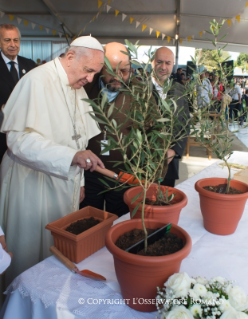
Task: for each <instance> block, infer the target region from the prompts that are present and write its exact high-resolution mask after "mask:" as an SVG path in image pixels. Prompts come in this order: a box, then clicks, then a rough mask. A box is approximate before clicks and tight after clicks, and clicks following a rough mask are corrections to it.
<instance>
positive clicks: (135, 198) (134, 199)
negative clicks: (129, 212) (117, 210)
mask: <svg viewBox="0 0 248 319" xmlns="http://www.w3.org/2000/svg"><path fill="white" fill-rule="evenodd" d="M141 194H142V192H140V193H139V194H138V195H136V196H135V197H134V198H133V199H132V201H131V204H133V203H134V202H135V201H136V200H137V199H138V198H139V197H140V195H141Z"/></svg>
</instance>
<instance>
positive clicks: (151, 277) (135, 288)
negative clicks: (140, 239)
mask: <svg viewBox="0 0 248 319" xmlns="http://www.w3.org/2000/svg"><path fill="white" fill-rule="evenodd" d="M145 225H146V227H147V228H152V229H156V228H161V227H163V226H164V225H165V223H163V222H161V221H157V220H154V219H145ZM133 229H142V223H141V219H132V220H128V221H125V222H122V223H119V224H116V225H114V226H113V227H111V229H110V230H109V231H108V233H107V236H106V247H107V248H108V250H109V251H110V252H111V253H112V254H113V257H114V264H115V272H116V276H117V279H118V282H119V284H120V287H121V293H122V297H123V298H124V299H126V304H127V305H128V306H129V307H131V308H133V309H135V310H138V311H146V312H151V311H155V310H156V300H155V297H156V295H157V287H163V284H164V283H165V282H166V280H167V279H168V278H169V277H170V276H171V275H173V274H174V273H176V272H179V269H180V265H181V262H182V260H183V259H184V258H185V257H187V256H188V254H189V253H190V250H191V247H192V242H191V238H190V236H189V235H188V233H187V232H186V231H185V230H183V229H182V228H181V227H179V226H177V225H175V224H172V228H171V230H170V232H171V233H174V234H176V235H177V236H178V237H180V238H182V239H183V241H184V243H185V245H184V247H183V248H182V249H181V250H179V251H178V252H176V253H174V254H171V255H167V256H159V257H155V256H152V257H151V256H139V255H135V254H131V253H127V252H126V251H124V250H122V249H120V248H118V247H117V246H116V245H115V242H116V241H117V239H118V238H119V237H120V236H121V235H123V234H125V233H126V232H128V231H131V230H133Z"/></svg>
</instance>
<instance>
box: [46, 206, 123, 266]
mask: <svg viewBox="0 0 248 319" xmlns="http://www.w3.org/2000/svg"><path fill="white" fill-rule="evenodd" d="M90 217H94V218H95V219H98V220H100V221H101V222H100V223H99V224H97V225H96V226H94V227H92V228H90V229H88V230H86V231H84V232H83V233H81V234H79V235H74V234H71V233H69V232H67V231H66V230H65V229H66V228H67V227H68V226H69V225H70V224H71V223H73V222H76V221H77V220H80V219H84V218H90ZM117 218H118V216H117V215H114V214H111V213H108V212H106V211H103V210H100V209H97V208H94V207H91V206H87V207H85V208H82V209H80V210H78V211H76V212H73V213H71V214H69V215H67V216H64V217H62V218H60V219H58V220H55V221H54V222H52V223H49V224H47V225H46V229H49V230H51V234H52V236H53V240H54V246H55V247H56V248H57V249H58V250H59V251H61V252H62V254H63V255H65V256H66V257H67V258H69V259H70V260H71V261H72V262H74V263H76V264H77V263H79V262H80V261H82V260H83V259H85V258H87V257H89V256H90V255H92V254H93V253H95V252H96V251H98V250H99V249H101V248H102V247H104V246H105V237H106V234H107V232H108V230H109V229H110V228H111V226H112V224H113V222H114V220H116V219H117Z"/></svg>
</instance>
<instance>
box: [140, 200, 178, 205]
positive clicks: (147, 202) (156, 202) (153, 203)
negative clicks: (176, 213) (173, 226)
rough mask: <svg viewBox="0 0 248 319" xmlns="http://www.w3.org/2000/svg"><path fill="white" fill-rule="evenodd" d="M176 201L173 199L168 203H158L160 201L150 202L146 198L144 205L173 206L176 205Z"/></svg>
mask: <svg viewBox="0 0 248 319" xmlns="http://www.w3.org/2000/svg"><path fill="white" fill-rule="evenodd" d="M176 203H177V201H176V200H175V199H173V200H172V201H170V202H168V203H167V202H163V201H160V200H156V201H155V200H152V199H149V198H146V200H145V204H146V205H153V206H169V205H173V204H176Z"/></svg>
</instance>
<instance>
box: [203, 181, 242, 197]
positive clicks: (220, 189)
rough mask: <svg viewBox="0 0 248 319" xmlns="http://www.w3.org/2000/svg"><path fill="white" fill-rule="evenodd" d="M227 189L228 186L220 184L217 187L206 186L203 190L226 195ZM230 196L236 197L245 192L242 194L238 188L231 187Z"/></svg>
mask: <svg viewBox="0 0 248 319" xmlns="http://www.w3.org/2000/svg"><path fill="white" fill-rule="evenodd" d="M226 187H227V184H220V185H217V186H205V187H203V188H204V189H206V190H207V191H210V192H213V193H218V194H226ZM228 194H229V195H236V194H243V192H241V191H240V190H238V189H236V188H233V187H230V188H229V192H228Z"/></svg>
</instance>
